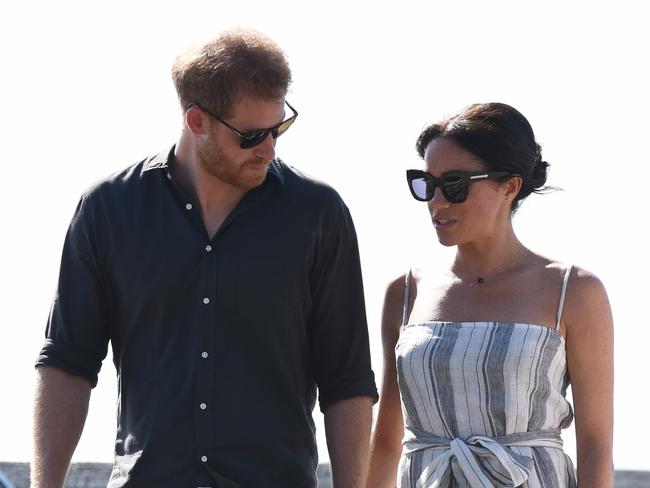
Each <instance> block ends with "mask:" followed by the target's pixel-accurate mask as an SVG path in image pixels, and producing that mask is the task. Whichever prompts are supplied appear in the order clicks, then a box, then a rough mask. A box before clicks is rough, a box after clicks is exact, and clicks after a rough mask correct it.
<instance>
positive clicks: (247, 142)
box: [186, 100, 298, 149]
mask: <svg viewBox="0 0 650 488" xmlns="http://www.w3.org/2000/svg"><path fill="white" fill-rule="evenodd" d="M284 103H286V104H287V107H289V108H290V109H291V111H292V112H293V115H292V116H291V117H289V118H288V119H287V120H285V121H283V122H280V123H279V124H278V125H274V126H273V127H269V128H268V129H254V130H249V131H246V132H241V131H240V130H238V129H236V128H235V127H233V126H232V125H230V124H229V123H228V122H226V121H225V120H223V119H222V118H221V117H219V116H218V115H217V114H214V113H212V112H210V111H209V110H207V109H205V108H203V107H202V106H201V105H199V104H198V103H197V102H190V103H189V104H188V105H187V108H186V110H189V109H190V108H191V107H199V108H200V109H201V110H203V111H204V112H205V113H206V114H208V115H209V116H210V117H212V118H214V119H216V120H218V121H219V122H221V123H222V124H223V125H225V126H226V127H228V128H229V129H230V130H231V131H233V132H234V133H235V134H237V135H238V136H239V147H240V148H242V149H250V148H251V147H255V146H257V145H259V144H261V143H262V142H263V141H264V139H266V138H267V137H268V135H269V134H271V136H272V137H273V139H277V138H278V137H280V136H281V135H282V134H284V133H285V132H286V131H287V129H288V128H289V127H291V124H293V123H294V121H295V120H296V117H298V112H297V111H296V109H295V108H293V107H292V106H291V105H289V102H287V101H286V100H285V101H284Z"/></svg>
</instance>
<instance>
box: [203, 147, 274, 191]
mask: <svg viewBox="0 0 650 488" xmlns="http://www.w3.org/2000/svg"><path fill="white" fill-rule="evenodd" d="M198 156H199V162H200V163H201V166H202V167H203V169H204V170H205V171H206V172H207V173H209V174H210V175H212V176H214V177H215V178H217V179H219V180H221V181H223V182H224V183H228V184H229V185H232V186H235V187H237V188H241V189H242V190H251V189H252V188H255V187H257V186H260V185H261V184H262V183H263V182H264V180H265V178H266V172H264V174H263V175H260V176H254V175H247V174H246V167H247V166H250V165H261V164H266V166H267V168H268V161H266V160H264V159H261V158H257V157H256V158H251V159H250V160H248V161H245V162H242V163H240V164H237V163H235V162H234V161H233V160H232V159H231V158H230V157H228V156H227V155H226V154H225V153H224V151H223V150H222V149H220V148H219V147H216V145H214V144H213V143H208V144H202V145H200V146H199V148H198Z"/></svg>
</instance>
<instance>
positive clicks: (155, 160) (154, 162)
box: [142, 145, 284, 186]
mask: <svg viewBox="0 0 650 488" xmlns="http://www.w3.org/2000/svg"><path fill="white" fill-rule="evenodd" d="M175 147H176V145H173V146H172V147H171V149H167V150H164V151H161V152H160V153H158V154H156V155H155V156H153V157H150V158H147V159H146V160H145V161H144V164H143V165H142V173H145V172H147V171H151V170H154V169H168V168H169V161H170V160H171V159H172V158H174V149H175ZM282 166H283V164H282V162H281V160H280V159H274V160H273V161H271V164H270V165H269V169H268V174H270V175H273V176H274V177H275V178H277V179H278V181H279V182H280V184H281V185H283V186H284V170H283V167H282Z"/></svg>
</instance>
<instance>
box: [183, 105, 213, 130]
mask: <svg viewBox="0 0 650 488" xmlns="http://www.w3.org/2000/svg"><path fill="white" fill-rule="evenodd" d="M185 123H186V124H187V127H188V128H189V129H190V131H191V132H192V134H195V135H201V134H205V133H206V131H207V124H208V122H207V117H206V116H205V114H204V113H203V111H202V110H201V109H200V108H199V107H197V106H196V105H193V106H191V107H190V108H189V109H187V111H186V112H185Z"/></svg>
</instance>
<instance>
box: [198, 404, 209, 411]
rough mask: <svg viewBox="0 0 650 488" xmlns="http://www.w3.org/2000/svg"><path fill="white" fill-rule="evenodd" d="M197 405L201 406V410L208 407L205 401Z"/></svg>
mask: <svg viewBox="0 0 650 488" xmlns="http://www.w3.org/2000/svg"><path fill="white" fill-rule="evenodd" d="M199 407H201V410H205V409H206V408H208V406H207V405H206V404H205V403H202V404H201V405H199Z"/></svg>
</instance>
